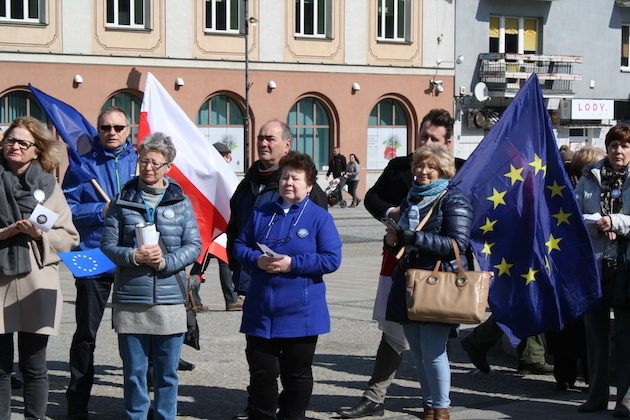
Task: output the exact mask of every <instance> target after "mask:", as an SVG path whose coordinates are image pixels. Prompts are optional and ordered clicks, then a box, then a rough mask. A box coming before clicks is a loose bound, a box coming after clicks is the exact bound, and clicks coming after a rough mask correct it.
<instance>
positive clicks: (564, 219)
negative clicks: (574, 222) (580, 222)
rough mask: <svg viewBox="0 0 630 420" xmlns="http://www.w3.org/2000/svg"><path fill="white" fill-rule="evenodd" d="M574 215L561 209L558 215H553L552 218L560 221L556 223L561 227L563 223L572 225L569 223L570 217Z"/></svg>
mask: <svg viewBox="0 0 630 420" xmlns="http://www.w3.org/2000/svg"><path fill="white" fill-rule="evenodd" d="M572 215H573V213H565V212H564V210H562V209H560V211H559V212H558V213H556V214H552V215H551V217H555V218H556V219H557V220H558V221H557V222H556V226H560V225H561V224H562V223H566V224H567V225H570V224H571V223H569V217H570V216H572Z"/></svg>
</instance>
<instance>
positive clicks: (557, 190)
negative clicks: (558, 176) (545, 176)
mask: <svg viewBox="0 0 630 420" xmlns="http://www.w3.org/2000/svg"><path fill="white" fill-rule="evenodd" d="M566 187H567V186H566V185H558V183H557V182H556V181H553V185H547V188H549V190H550V191H551V196H552V197H554V196H556V195H559V196H560V197H564V195H562V190H563V189H565V188H566Z"/></svg>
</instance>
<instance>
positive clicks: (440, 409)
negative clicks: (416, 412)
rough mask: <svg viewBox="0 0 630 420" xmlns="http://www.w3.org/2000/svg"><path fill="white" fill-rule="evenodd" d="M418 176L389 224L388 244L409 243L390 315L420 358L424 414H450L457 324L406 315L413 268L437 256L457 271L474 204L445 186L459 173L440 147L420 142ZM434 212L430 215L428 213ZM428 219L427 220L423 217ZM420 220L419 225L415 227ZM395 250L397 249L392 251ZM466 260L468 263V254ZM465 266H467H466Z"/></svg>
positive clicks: (416, 161) (391, 299) (395, 282)
mask: <svg viewBox="0 0 630 420" xmlns="http://www.w3.org/2000/svg"><path fill="white" fill-rule="evenodd" d="M412 170H413V173H414V175H415V181H414V183H413V185H412V187H411V189H410V190H409V193H408V195H407V197H406V199H405V200H404V201H403V203H402V204H401V212H400V220H399V221H398V225H399V227H400V229H399V230H398V231H394V230H393V229H391V228H389V229H388V234H387V235H386V237H385V241H386V243H387V245H389V246H391V247H394V248H403V247H404V249H405V252H404V255H403V257H402V258H401V260H400V264H399V266H398V268H397V269H396V271H395V273H394V278H393V284H392V289H391V291H390V295H389V300H388V304H387V318H388V319H389V320H391V321H396V322H399V323H401V324H403V328H404V331H405V335H406V337H407V340H408V341H409V345H410V346H411V350H412V352H413V354H414V357H415V359H416V368H417V372H418V378H419V380H420V385H421V387H422V393H423V398H424V404H423V405H424V419H425V420H426V419H429V420H434V419H441V420H442V419H448V418H449V413H448V408H449V406H450V402H451V401H450V398H449V393H450V382H451V373H450V367H449V361H448V355H447V353H446V342H447V339H448V336H449V332H450V330H451V328H452V327H453V324H447V323H442V322H439V321H437V322H420V321H413V320H410V319H409V317H408V315H407V304H408V302H407V300H408V299H409V297H408V295H407V291H406V289H407V280H406V273H405V271H406V270H407V269H409V268H419V269H425V270H433V269H434V267H435V266H436V263H437V261H439V260H441V261H444V263H443V264H441V269H442V270H443V271H451V272H457V271H459V270H458V268H457V264H456V263H455V262H454V261H451V260H453V259H454V257H455V250H454V245H453V243H454V242H453V241H452V239H454V240H455V243H456V244H457V246H458V247H459V249H460V250H465V249H466V247H468V241H469V235H470V225H471V222H472V214H473V210H472V207H471V204H470V201H469V200H468V198H467V197H466V196H464V195H463V194H462V193H461V192H459V191H458V190H447V187H448V183H449V179H451V178H452V177H453V175H455V161H454V158H453V156H452V155H451V154H449V153H448V152H447V151H446V150H444V149H442V148H429V147H420V148H419V149H418V150H416V152H415V154H414V156H413V163H412ZM429 212H431V215H429V217H427V218H425V216H427V214H429ZM423 219H424V220H423ZM419 225H421V227H422V229H421V230H416V228H417V227H419ZM394 252H396V251H394ZM463 264H466V261H465V259H464V261H463ZM464 268H465V267H464Z"/></svg>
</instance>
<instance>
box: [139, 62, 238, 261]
mask: <svg viewBox="0 0 630 420" xmlns="http://www.w3.org/2000/svg"><path fill="white" fill-rule="evenodd" d="M158 131H159V132H162V133H164V134H166V135H167V136H169V137H170V138H171V139H172V140H173V144H174V145H175V149H176V150H177V156H176V157H175V161H174V165H173V169H171V171H170V172H169V174H168V175H169V176H170V177H171V178H173V179H174V180H175V181H176V182H177V183H178V184H179V185H180V186H181V187H182V188H183V189H184V193H185V194H186V195H187V196H188V198H189V199H190V201H191V202H192V205H193V208H194V209H195V214H196V215H197V223H198V224H199V232H200V234H201V240H202V248H201V249H202V253H201V256H200V259H201V258H203V256H204V255H205V254H206V252H207V251H208V250H209V251H210V252H211V253H212V254H213V255H215V256H217V257H219V258H221V259H222V260H224V261H226V262H227V252H226V246H225V242H224V241H222V240H220V239H219V240H217V241H215V239H216V238H217V237H218V236H219V235H221V234H222V233H223V232H225V229H226V227H227V223H228V221H229V220H230V197H232V194H233V193H234V190H235V189H236V185H237V184H238V179H237V178H236V175H235V174H234V171H233V170H232V169H231V168H230V166H229V165H228V164H227V162H226V161H225V160H224V159H223V157H221V154H220V153H219V152H217V150H216V149H215V148H214V146H212V142H210V141H208V139H206V138H205V137H204V136H203V134H201V132H200V131H199V129H198V128H197V126H196V125H195V124H194V123H193V122H192V121H191V120H190V118H188V116H187V115H186V113H184V111H183V110H182V109H181V108H180V107H179V106H178V105H177V103H176V102H175V101H174V100H173V98H172V97H171V96H170V95H169V94H168V92H166V89H164V87H163V86H162V85H161V84H160V82H158V80H157V79H156V78H155V77H154V76H153V75H152V74H151V73H148V74H147V81H146V84H145V85H144V99H143V100H142V107H141V109H140V127H139V130H138V141H142V140H143V139H144V138H145V137H146V136H148V135H149V134H151V133H153V132H158Z"/></svg>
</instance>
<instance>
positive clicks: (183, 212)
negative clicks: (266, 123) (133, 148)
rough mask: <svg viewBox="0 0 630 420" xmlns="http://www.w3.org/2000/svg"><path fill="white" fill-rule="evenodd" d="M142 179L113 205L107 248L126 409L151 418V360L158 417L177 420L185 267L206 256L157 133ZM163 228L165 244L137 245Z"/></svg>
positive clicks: (147, 146) (143, 152)
mask: <svg viewBox="0 0 630 420" xmlns="http://www.w3.org/2000/svg"><path fill="white" fill-rule="evenodd" d="M138 154H139V161H138V163H139V167H140V176H139V177H137V178H134V179H132V180H131V181H129V182H128V183H127V184H126V185H125V186H124V187H123V189H122V191H121V192H120V194H119V195H118V196H117V197H116V199H115V200H114V202H113V203H112V205H111V206H110V208H109V211H108V213H107V218H106V219H105V229H104V231H103V239H102V242H101V249H102V250H103V252H104V253H105V254H106V255H107V256H108V257H109V258H110V259H111V260H112V261H113V262H114V263H115V264H116V266H117V268H116V273H115V277H114V294H113V298H112V300H113V304H114V305H113V313H112V320H113V324H114V328H115V330H116V332H117V333H118V346H119V350H120V355H121V357H122V360H123V374H124V393H125V411H126V414H127V418H129V419H146V418H147V413H148V411H149V405H150V397H149V392H148V388H147V382H146V377H147V369H148V366H149V359H151V361H152V364H153V387H154V395H155V413H154V414H155V415H154V418H155V419H174V418H175V417H176V415H177V386H178V377H177V365H178V361H179V354H180V350H181V347H182V343H183V339H184V333H185V332H186V330H187V328H186V308H185V306H184V296H185V294H186V287H185V285H184V283H183V281H184V279H185V272H184V268H185V267H186V266H187V265H189V264H192V263H193V262H194V261H195V259H196V258H197V257H198V256H199V253H200V251H201V240H200V238H199V229H198V228H197V222H196V219H195V213H194V211H193V209H192V205H191V204H190V201H189V200H188V198H187V197H186V196H185V195H184V193H183V192H182V189H181V187H180V186H179V185H177V184H176V183H175V182H174V181H173V180H172V179H170V178H167V177H166V176H165V174H166V173H167V172H168V171H169V169H170V168H171V167H172V165H173V163H172V162H173V159H174V158H175V148H174V146H173V143H172V141H171V139H170V138H169V137H166V136H165V135H164V134H162V133H153V134H151V135H150V136H149V137H147V138H146V139H145V140H144V141H143V142H142V143H141V145H140V148H139V151H138ZM145 222H150V223H155V227H156V229H157V231H158V232H159V233H160V240H161V244H160V245H157V244H148V245H143V244H137V243H136V239H135V238H136V237H135V228H136V226H137V225H138V224H141V223H145Z"/></svg>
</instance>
